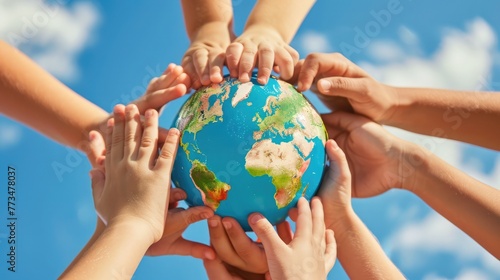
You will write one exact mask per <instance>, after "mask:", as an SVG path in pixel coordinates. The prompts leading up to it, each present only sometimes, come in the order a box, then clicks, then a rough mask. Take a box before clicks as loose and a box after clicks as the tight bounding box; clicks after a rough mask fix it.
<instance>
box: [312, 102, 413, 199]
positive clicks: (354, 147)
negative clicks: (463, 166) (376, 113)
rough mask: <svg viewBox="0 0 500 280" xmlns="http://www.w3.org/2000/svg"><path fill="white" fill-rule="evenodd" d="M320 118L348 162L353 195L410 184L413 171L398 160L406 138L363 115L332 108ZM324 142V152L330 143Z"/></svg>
mask: <svg viewBox="0 0 500 280" xmlns="http://www.w3.org/2000/svg"><path fill="white" fill-rule="evenodd" d="M322 118H323V122H324V123H325V126H326V128H327V131H328V135H329V136H330V138H332V139H334V140H335V141H336V142H337V144H338V146H339V147H340V148H341V149H342V150H343V151H344V153H345V155H346V157H347V160H348V162H349V168H350V170H351V174H352V178H353V186H352V196H353V197H371V196H375V195H378V194H381V193H383V192H385V191H387V190H389V189H391V188H403V187H404V186H405V188H406V187H409V186H410V185H411V184H412V175H413V173H414V172H413V173H412V172H411V170H410V169H407V168H406V166H405V161H403V160H402V159H403V158H405V156H404V153H405V150H406V149H408V148H407V144H406V142H404V141H403V140H400V139H398V138H396V137H394V136H393V135H391V134H390V133H388V132H387V131H386V130H385V129H384V128H383V127H382V126H381V125H379V124H377V123H375V122H373V121H371V120H369V119H367V118H365V117H363V116H359V115H356V114H350V113H346V112H334V113H331V114H326V115H322ZM328 145H329V146H327V152H328V151H329V150H328V147H330V149H331V146H332V145H333V144H328ZM330 152H331V151H330Z"/></svg>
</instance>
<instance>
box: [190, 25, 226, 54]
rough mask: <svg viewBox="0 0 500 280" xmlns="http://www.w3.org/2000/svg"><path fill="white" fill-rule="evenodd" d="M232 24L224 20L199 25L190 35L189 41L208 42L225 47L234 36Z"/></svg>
mask: <svg viewBox="0 0 500 280" xmlns="http://www.w3.org/2000/svg"><path fill="white" fill-rule="evenodd" d="M233 33H234V32H233V30H232V25H231V24H230V23H227V22H224V21H211V22H207V23H205V24H203V25H202V26H200V27H199V28H198V29H197V30H196V31H195V32H194V33H193V35H192V36H190V38H189V39H190V41H191V43H194V42H209V43H211V44H217V45H219V46H222V45H224V46H223V47H224V48H225V47H227V45H229V43H230V42H231V38H232V37H234V34H233Z"/></svg>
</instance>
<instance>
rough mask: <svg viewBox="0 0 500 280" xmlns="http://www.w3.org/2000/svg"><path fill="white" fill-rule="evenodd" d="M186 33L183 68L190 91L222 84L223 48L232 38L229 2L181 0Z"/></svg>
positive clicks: (231, 13) (230, 4)
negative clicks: (191, 87)
mask: <svg viewBox="0 0 500 280" xmlns="http://www.w3.org/2000/svg"><path fill="white" fill-rule="evenodd" d="M181 3H182V10H183V12H184V21H185V25H186V32H187V34H188V37H189V40H190V41H191V44H190V46H189V48H188V49H187V51H186V53H185V54H184V57H183V58H182V66H183V67H184V69H185V71H186V73H187V74H188V75H189V77H190V78H191V80H192V81H193V88H195V89H197V88H199V87H200V86H202V85H205V86H206V85H209V84H210V83H220V82H222V68H223V66H224V60H225V52H226V48H227V47H228V46H229V44H230V43H231V41H232V40H233V39H234V38H235V36H234V32H233V7H232V3H231V1H230V0H217V1H204V0H182V1H181Z"/></svg>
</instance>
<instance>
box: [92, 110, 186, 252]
mask: <svg viewBox="0 0 500 280" xmlns="http://www.w3.org/2000/svg"><path fill="white" fill-rule="evenodd" d="M106 138H107V143H106V159H105V171H106V176H105V178H106V180H105V183H104V187H103V189H102V191H96V190H95V188H94V193H101V195H100V196H99V197H96V200H95V206H96V210H97V212H98V214H99V217H100V218H101V219H102V220H103V222H104V223H105V224H109V223H120V222H130V221H132V222H135V223H137V224H141V225H142V226H144V230H145V231H149V232H150V233H151V235H150V236H151V244H152V243H154V242H156V241H158V240H160V238H161V236H162V234H163V228H164V223H165V218H166V210H165V209H166V208H167V201H168V200H169V190H170V172H171V169H172V165H173V159H174V158H175V153H176V150H177V146H178V139H179V132H178V131H177V130H176V129H171V130H170V131H169V135H168V136H167V138H166V141H165V144H164V145H163V148H162V150H161V153H160V155H159V156H158V155H157V141H158V113H157V112H156V111H155V110H148V111H147V112H146V114H145V122H144V128H143V127H142V124H141V122H140V118H139V110H138V109H137V106H135V105H128V106H127V107H126V108H125V107H124V106H123V105H117V106H116V107H115V109H114V118H112V119H110V120H109V121H108V132H107V134H106ZM94 187H96V186H94Z"/></svg>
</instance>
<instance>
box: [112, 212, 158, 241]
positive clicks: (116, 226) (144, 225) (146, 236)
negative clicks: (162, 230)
mask: <svg viewBox="0 0 500 280" xmlns="http://www.w3.org/2000/svg"><path fill="white" fill-rule="evenodd" d="M103 232H107V233H110V232H120V234H121V235H123V236H124V237H126V238H127V239H130V240H131V241H133V242H136V243H137V244H142V245H143V246H145V248H146V249H147V248H149V246H151V245H152V244H154V243H155V242H157V241H158V240H159V239H160V238H161V234H159V235H158V234H157V233H155V230H153V228H152V226H151V224H150V223H148V222H146V221H144V220H143V219H140V218H135V217H127V216H125V215H122V216H118V217H116V218H114V219H111V220H110V221H109V222H108V224H107V226H106V228H105V229H104V231H103Z"/></svg>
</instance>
